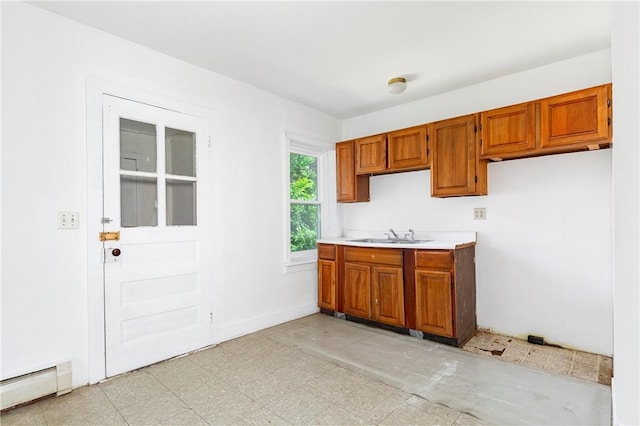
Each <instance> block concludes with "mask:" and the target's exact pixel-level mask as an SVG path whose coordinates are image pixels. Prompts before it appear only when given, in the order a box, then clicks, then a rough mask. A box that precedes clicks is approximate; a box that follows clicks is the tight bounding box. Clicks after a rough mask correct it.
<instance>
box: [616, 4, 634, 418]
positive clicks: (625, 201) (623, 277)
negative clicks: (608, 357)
mask: <svg viewBox="0 0 640 426" xmlns="http://www.w3.org/2000/svg"><path fill="white" fill-rule="evenodd" d="M639 27H640V5H639V4H638V3H637V2H615V3H614V6H613V33H612V37H611V51H612V52H611V54H612V68H613V81H614V85H613V96H614V99H615V100H616V103H615V108H616V114H615V118H616V119H615V122H614V124H615V132H616V135H617V138H616V141H617V142H616V148H615V150H614V151H613V170H614V173H613V220H614V222H613V223H614V230H613V252H614V264H613V276H614V300H613V302H614V308H615V309H614V323H613V324H614V350H613V352H614V357H613V371H614V378H613V381H612V389H613V412H614V415H613V420H614V424H621V425H638V424H640V404H639V403H638V401H640V290H639V285H640V170H639V168H638V165H639V164H640V145H639V144H638V142H639V141H640V81H639V80H640V57H639V55H640V29H639Z"/></svg>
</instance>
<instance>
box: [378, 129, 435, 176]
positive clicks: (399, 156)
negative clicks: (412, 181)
mask: <svg viewBox="0 0 640 426" xmlns="http://www.w3.org/2000/svg"><path fill="white" fill-rule="evenodd" d="M387 155H388V157H389V170H388V171H400V170H420V169H426V168H427V167H429V162H428V161H427V128H426V126H420V127H412V128H410V129H403V130H397V131H395V132H391V133H389V135H388V137H387Z"/></svg>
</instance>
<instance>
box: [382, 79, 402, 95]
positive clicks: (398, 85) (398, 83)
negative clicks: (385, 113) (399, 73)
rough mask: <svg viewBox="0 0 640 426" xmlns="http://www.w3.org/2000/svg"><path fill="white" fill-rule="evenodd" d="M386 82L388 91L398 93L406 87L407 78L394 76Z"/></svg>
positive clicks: (393, 93)
mask: <svg viewBox="0 0 640 426" xmlns="http://www.w3.org/2000/svg"><path fill="white" fill-rule="evenodd" d="M387 84H388V86H387V90H389V93H391V94H392V95H397V94H400V93H402V92H404V91H405V90H406V88H407V80H406V79H405V78H403V77H394V78H392V79H391V80H389V83H387Z"/></svg>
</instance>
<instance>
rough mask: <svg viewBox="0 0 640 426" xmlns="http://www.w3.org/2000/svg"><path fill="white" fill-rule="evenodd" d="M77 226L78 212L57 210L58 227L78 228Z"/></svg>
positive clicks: (78, 220)
mask: <svg viewBox="0 0 640 426" xmlns="http://www.w3.org/2000/svg"><path fill="white" fill-rule="evenodd" d="M79 226H80V213H79V212H58V229H78V228H79Z"/></svg>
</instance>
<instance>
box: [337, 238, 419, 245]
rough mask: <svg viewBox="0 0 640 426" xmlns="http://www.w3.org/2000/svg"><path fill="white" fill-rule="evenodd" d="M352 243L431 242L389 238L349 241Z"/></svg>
mask: <svg viewBox="0 0 640 426" xmlns="http://www.w3.org/2000/svg"><path fill="white" fill-rule="evenodd" d="M349 241H351V242H353V243H375V244H420V243H426V242H427V241H431V240H404V239H395V238H393V239H391V238H358V239H355V240H349Z"/></svg>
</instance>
